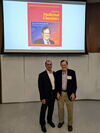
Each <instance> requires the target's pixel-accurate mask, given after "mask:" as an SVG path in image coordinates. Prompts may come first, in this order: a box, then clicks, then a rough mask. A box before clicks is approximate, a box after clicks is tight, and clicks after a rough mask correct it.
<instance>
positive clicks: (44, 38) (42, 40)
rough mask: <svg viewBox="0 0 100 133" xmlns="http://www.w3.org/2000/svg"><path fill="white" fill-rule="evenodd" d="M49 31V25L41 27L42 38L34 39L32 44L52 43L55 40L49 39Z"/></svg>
mask: <svg viewBox="0 0 100 133" xmlns="http://www.w3.org/2000/svg"><path fill="white" fill-rule="evenodd" d="M50 35H51V31H50V28H49V27H43V29H42V38H39V39H38V40H35V41H34V44H46V45H50V44H54V43H55V42H54V41H53V40H51V39H50Z"/></svg>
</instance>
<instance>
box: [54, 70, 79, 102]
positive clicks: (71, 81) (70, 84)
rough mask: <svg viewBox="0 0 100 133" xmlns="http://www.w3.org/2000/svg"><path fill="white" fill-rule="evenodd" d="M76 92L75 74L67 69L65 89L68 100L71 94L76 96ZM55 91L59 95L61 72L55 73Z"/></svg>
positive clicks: (60, 90) (60, 91)
mask: <svg viewBox="0 0 100 133" xmlns="http://www.w3.org/2000/svg"><path fill="white" fill-rule="evenodd" d="M76 90H77V81H76V74H75V71H74V70H71V69H67V87H66V92H67V94H68V98H69V100H71V99H70V96H71V94H72V93H74V94H75V96H76ZM56 91H57V92H59V93H60V94H61V93H62V70H58V71H57V72H56Z"/></svg>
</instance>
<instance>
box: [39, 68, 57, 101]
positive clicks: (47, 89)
mask: <svg viewBox="0 0 100 133" xmlns="http://www.w3.org/2000/svg"><path fill="white" fill-rule="evenodd" d="M53 75H54V78H55V72H53ZM38 88H39V93H40V99H41V100H42V99H48V100H51V99H54V95H55V90H54V91H52V84H51V81H50V79H49V76H48V74H47V71H43V72H42V73H40V74H39V77H38Z"/></svg>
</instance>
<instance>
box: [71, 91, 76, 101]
mask: <svg viewBox="0 0 100 133" xmlns="http://www.w3.org/2000/svg"><path fill="white" fill-rule="evenodd" d="M75 98H76V96H75V94H74V93H72V94H71V96H70V99H71V100H72V101H73V100H75Z"/></svg>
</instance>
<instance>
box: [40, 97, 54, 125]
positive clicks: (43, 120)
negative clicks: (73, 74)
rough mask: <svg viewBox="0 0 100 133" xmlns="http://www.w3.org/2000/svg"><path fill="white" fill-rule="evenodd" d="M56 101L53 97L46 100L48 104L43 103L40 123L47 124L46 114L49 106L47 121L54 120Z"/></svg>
mask: <svg viewBox="0 0 100 133" xmlns="http://www.w3.org/2000/svg"><path fill="white" fill-rule="evenodd" d="M54 103H55V98H54V99H51V100H46V104H42V105H41V110H40V125H41V126H43V125H45V124H46V121H45V115H46V110H47V108H48V112H47V121H48V122H51V121H52V115H53V110H54Z"/></svg>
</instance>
